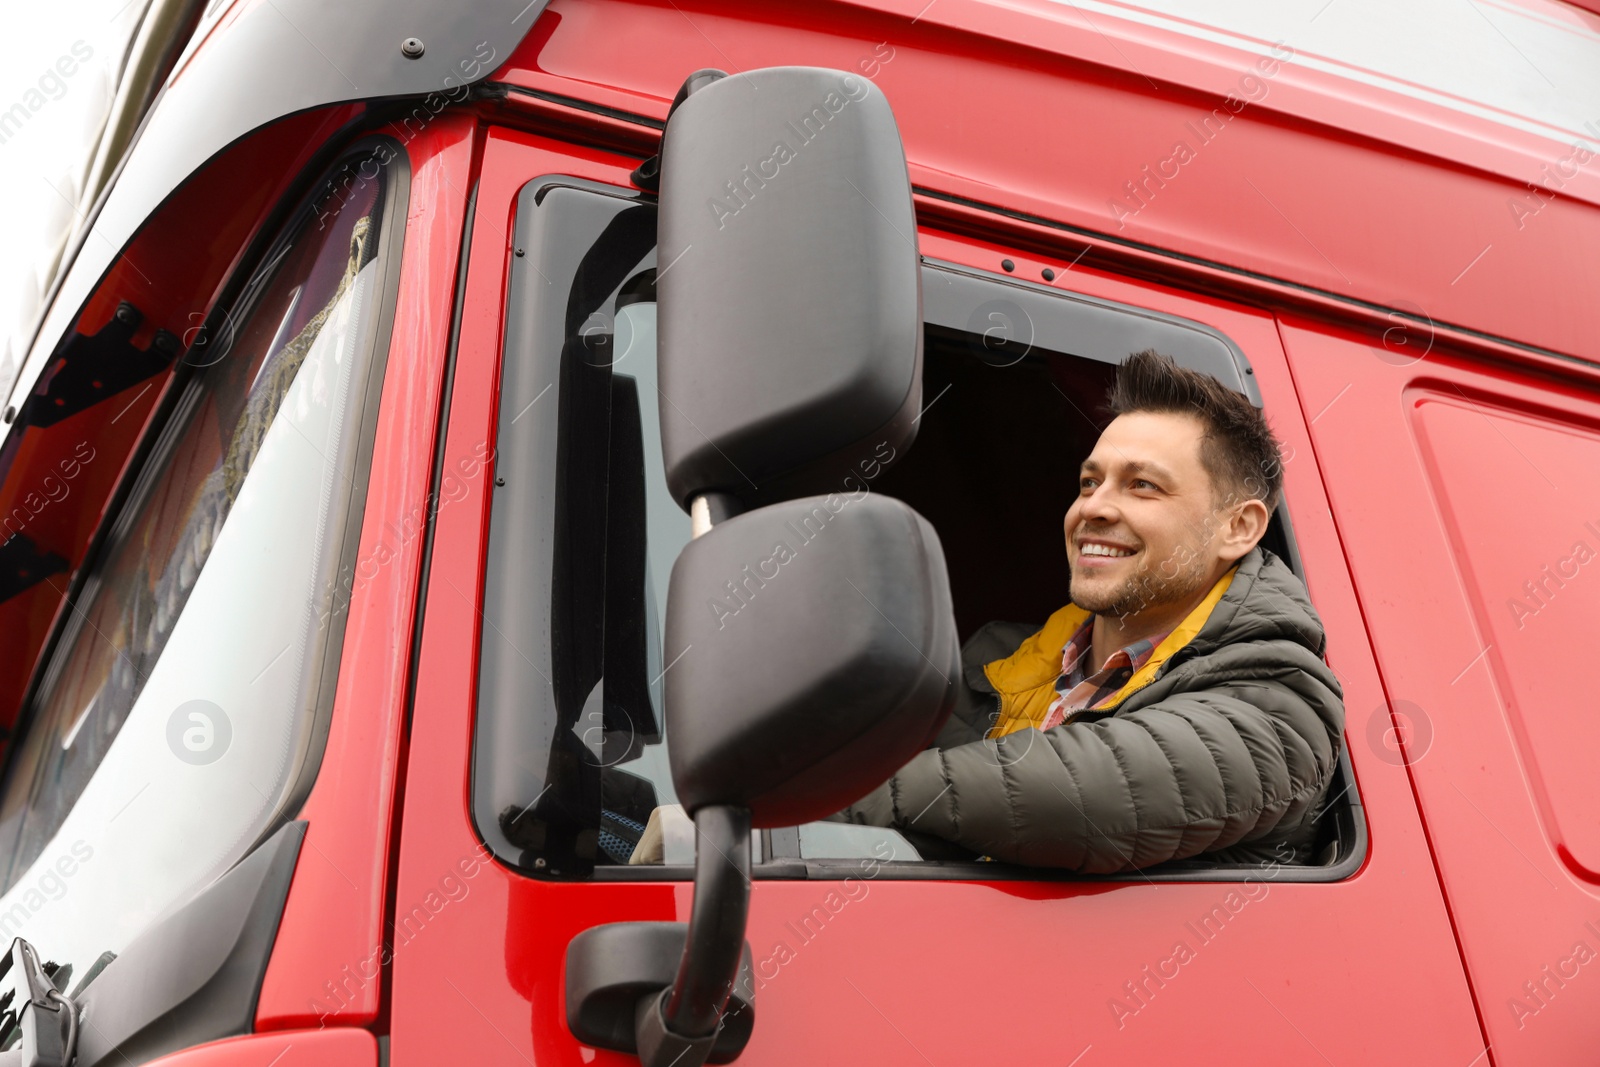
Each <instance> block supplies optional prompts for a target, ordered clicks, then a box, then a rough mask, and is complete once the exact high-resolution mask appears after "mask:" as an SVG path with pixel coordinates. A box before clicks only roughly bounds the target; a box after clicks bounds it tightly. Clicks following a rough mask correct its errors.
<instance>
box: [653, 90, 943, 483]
mask: <svg viewBox="0 0 1600 1067" xmlns="http://www.w3.org/2000/svg"><path fill="white" fill-rule="evenodd" d="M658 232H659V244H658V252H657V261H658V262H659V263H660V264H661V266H660V267H659V268H658V270H657V275H656V286H657V293H658V297H659V305H658V311H657V316H658V330H659V333H658V337H659V341H658V343H659V351H660V368H661V369H660V385H661V400H660V408H661V444H662V451H663V454H664V458H665V462H666V477H667V485H668V488H669V489H670V490H671V492H672V495H673V497H674V499H676V500H677V501H678V503H679V504H680V505H682V506H683V507H684V508H685V509H687V508H688V506H689V501H690V499H691V498H693V497H695V496H697V495H700V494H702V493H707V492H721V493H728V494H731V495H733V496H735V497H738V498H739V499H740V500H741V501H742V502H743V503H744V505H745V506H747V507H749V506H755V505H759V504H763V503H769V502H771V501H774V500H780V499H785V498H788V497H794V496H800V495H804V494H807V493H816V492H827V491H829V490H832V489H837V488H839V486H840V483H841V479H842V478H843V477H844V476H845V475H846V474H848V473H849V467H850V463H851V462H852V460H854V459H860V458H861V455H863V454H866V453H868V452H870V451H871V446H872V445H873V444H875V443H877V442H887V443H888V444H889V445H890V446H891V447H892V448H893V449H894V452H893V453H892V454H899V453H902V452H904V450H905V448H906V447H907V446H908V445H909V444H910V442H911V440H912V438H913V437H914V436H915V433H916V424H915V422H914V421H913V420H914V419H915V418H916V416H917V414H918V413H919V411H920V409H921V404H922V384H921V383H922V306H921V301H922V297H921V275H920V269H919V262H918V256H917V246H916V232H917V231H916V218H915V216H914V214H913V211H912V204H911V183H910V178H909V176H908V174H907V171H906V163H905V155H904V152H903V150H902V148H901V145H900V133H899V130H898V128H897V127H896V125H895V121H894V115H893V113H892V112H891V111H890V110H889V104H888V102H887V101H886V100H885V99H884V96H883V93H882V92H881V91H880V90H879V89H878V88H877V87H876V86H875V85H873V84H872V82H870V81H868V80H867V79H866V78H862V77H858V76H856V75H853V74H847V73H844V72H843V71H837V70H825V69H822V68H817V67H776V68H770V69H766V70H756V71H747V72H745V73H743V74H735V75H733V76H732V77H728V78H723V79H721V80H716V81H709V82H706V83H704V84H702V86H701V87H700V88H698V89H697V91H695V92H693V94H692V95H689V96H687V97H686V98H685V99H684V100H683V102H682V103H681V104H680V105H679V106H678V107H677V109H676V110H675V111H674V113H673V116H672V120H671V122H669V123H668V130H667V134H666V135H665V137H664V139H663V145H662V156H661V201H660V215H659V222H658ZM863 446H866V447H865V449H863Z"/></svg>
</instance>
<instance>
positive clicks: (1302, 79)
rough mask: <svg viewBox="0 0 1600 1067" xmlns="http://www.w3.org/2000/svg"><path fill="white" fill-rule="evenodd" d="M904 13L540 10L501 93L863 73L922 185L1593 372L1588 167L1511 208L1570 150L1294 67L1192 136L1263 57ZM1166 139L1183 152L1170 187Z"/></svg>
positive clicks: (567, 0)
mask: <svg viewBox="0 0 1600 1067" xmlns="http://www.w3.org/2000/svg"><path fill="white" fill-rule="evenodd" d="M898 6H899V7H900V8H901V10H900V11H899V12H898V13H894V12H883V11H874V10H868V9H867V5H865V4H854V3H840V4H831V5H827V6H824V7H818V6H816V5H808V6H806V7H804V8H801V7H797V6H792V5H784V6H776V5H775V6H770V7H763V8H760V9H758V10H751V9H749V8H748V7H745V6H733V5H726V4H722V3H717V2H714V0H700V2H697V3H691V4H680V3H663V4H657V3H653V2H637V3H636V2H632V0H554V2H553V3H552V4H551V5H550V8H549V9H548V11H547V12H546V13H545V15H544V16H542V18H541V20H540V23H539V25H538V26H537V27H536V29H535V30H534V32H532V33H530V34H529V36H528V38H527V39H526V40H525V41H524V42H523V45H522V47H521V48H520V49H519V50H518V51H517V52H516V53H515V54H514V55H513V56H512V58H511V60H510V61H509V62H508V63H507V65H506V66H505V67H504V68H502V70H501V71H499V72H497V74H496V75H495V77H496V78H498V79H502V80H505V81H508V82H511V83H514V84H518V85H525V86H528V87H530V88H533V89H538V90H542V91H545V92H551V93H558V94H561V95H564V96H568V97H576V98H579V99H583V100H588V101H592V102H594V103H598V104H602V105H605V106H608V107H614V108H620V109H623V110H627V111H631V112H634V113H637V114H642V115H646V116H649V117H651V118H654V119H658V120H659V119H663V118H665V116H666V110H667V105H668V104H669V103H670V101H671V99H672V96H673V94H674V93H675V92H676V91H677V88H678V86H679V85H680V84H681V83H682V81H683V78H684V76H685V75H686V74H687V73H688V72H689V71H691V70H694V69H696V68H698V67H707V66H709V67H720V68H722V69H724V70H747V69H751V68H756V67H763V66H775V65H782V64H795V63H800V64H813V65H821V66H831V67H836V68H840V69H843V70H850V71H860V72H862V73H863V74H866V75H869V76H871V77H872V78H873V80H874V81H875V83H876V84H877V85H879V86H880V87H881V88H882V89H883V91H884V93H885V95H886V96H887V97H888V99H889V102H890V104H892V105H893V107H894V110H895V116H896V119H897V120H898V122H899V124H900V130H901V133H902V136H903V137H904V140H905V145H906V154H907V157H908V160H909V161H910V166H911V176H912V180H913V182H914V183H915V184H917V185H918V186H922V187H927V188H931V189H936V190H939V191H941V192H942V193H944V194H947V195H954V196H961V197H967V198H970V199H973V200H977V201H980V202H982V203H986V204H990V205H994V206H997V207H1002V208H1006V209H1009V210H1013V211H1020V212H1026V213H1030V214H1033V215H1038V216H1041V217H1043V218H1046V219H1050V220H1053V221H1054V222H1057V223H1060V224H1064V225H1069V226H1073V227H1081V228H1082V229H1084V230H1086V231H1090V232H1092V233H1096V234H1102V235H1105V236H1107V237H1109V238H1111V239H1114V240H1117V241H1122V242H1130V241H1131V242H1136V243H1138V244H1140V245H1146V246H1151V247H1154V248H1158V249H1161V250H1163V251H1165V252H1167V253H1176V254H1181V255H1183V256H1191V257H1199V258H1202V259H1205V260H1208V261H1213V262H1215V263H1220V264H1224V265H1226V266H1227V267H1229V268H1231V269H1233V270H1242V271H1250V272H1255V273H1259V274H1264V275H1268V276H1271V277H1274V278H1278V279H1282V280H1284V281H1287V282H1290V283H1292V284H1294V285H1298V286H1308V287H1314V288H1316V289H1318V290H1320V291H1323V292H1326V293H1328V294H1331V295H1333V296H1335V297H1337V298H1338V299H1340V300H1345V301H1364V302H1368V303H1371V304H1377V305H1380V306H1383V307H1395V308H1400V309H1402V310H1404V311H1406V312H1408V313H1411V314H1415V315H1419V316H1422V317H1425V318H1428V319H1432V320H1434V321H1436V322H1441V323H1453V324H1456V325H1459V326H1461V327H1466V328H1469V329H1472V330H1477V331H1481V332H1486V333H1489V334H1493V335H1496V336H1500V337H1505V338H1509V339H1512V340H1515V341H1518V342H1520V343H1523V344H1528V345H1534V346H1539V347H1543V348H1547V349H1552V350H1554V351H1558V352H1564V353H1568V354H1573V355H1581V356H1584V357H1585V358H1587V359H1590V360H1600V340H1597V338H1600V310H1597V307H1596V305H1595V304H1594V303H1593V302H1592V301H1583V300H1579V299H1576V298H1575V294H1576V293H1577V292H1578V291H1579V290H1592V289H1593V288H1594V286H1595V285H1596V284H1597V283H1600V274H1597V268H1596V267H1595V265H1594V264H1595V260H1594V257H1593V256H1592V255H1591V254H1590V250H1591V249H1592V248H1593V247H1595V245H1596V243H1597V241H1600V206H1597V205H1600V173H1597V172H1595V171H1594V169H1593V168H1589V169H1581V168H1578V169H1576V174H1575V175H1574V177H1573V178H1572V179H1571V180H1570V181H1569V182H1568V183H1567V184H1566V185H1564V186H1563V187H1562V189H1561V195H1560V196H1559V197H1557V198H1555V199H1553V200H1552V201H1551V202H1549V203H1548V204H1546V205H1545V206H1544V207H1543V208H1542V209H1541V210H1540V211H1539V213H1538V215H1537V217H1536V218H1521V219H1519V218H1518V217H1517V215H1516V214H1514V213H1513V212H1512V211H1511V210H1509V209H1508V206H1507V205H1508V202H1510V201H1512V200H1515V199H1516V198H1518V197H1524V196H1526V195H1527V193H1528V190H1527V185H1526V183H1528V182H1530V181H1533V180H1535V179H1536V178H1538V177H1539V175H1540V173H1541V171H1540V168H1541V166H1542V165H1544V164H1553V163H1555V162H1556V161H1558V160H1560V159H1562V158H1563V157H1565V156H1567V155H1568V154H1570V152H1571V151H1572V148H1571V145H1570V144H1567V143H1565V142H1563V141H1560V140H1555V139H1552V138H1543V137H1539V136H1536V135H1534V134H1531V133H1524V132H1521V131H1518V130H1514V129H1511V128H1509V127H1506V126H1502V125H1498V124H1495V123H1491V122H1489V121H1487V120H1485V119H1481V118H1475V117H1472V116H1468V115H1464V114H1462V113H1460V112H1457V111H1453V110H1448V109H1446V108H1444V107H1441V106H1438V105H1435V104H1428V103H1424V102H1422V101H1418V100H1414V99H1411V98H1408V97H1402V96H1399V95H1396V94H1393V93H1387V92H1382V91H1380V90H1377V89H1374V88H1369V87H1366V86H1363V85H1360V84H1359V83H1356V82H1353V81H1348V80H1345V79H1339V78H1335V77H1333V76H1332V75H1329V74H1326V73H1323V72H1320V71H1317V70H1313V69H1311V68H1309V67H1306V66H1302V65H1296V64H1295V63H1294V62H1292V61H1289V62H1285V63H1283V64H1281V65H1280V66H1279V67H1278V68H1277V69H1276V71H1275V73H1273V74H1271V75H1270V76H1267V83H1268V84H1269V86H1270V91H1269V92H1268V93H1267V95H1266V96H1265V97H1263V98H1261V99H1260V101H1259V102H1258V103H1253V104H1250V105H1249V106H1247V107H1245V108H1243V109H1242V110H1240V111H1238V112H1237V113H1235V114H1228V117H1227V121H1226V123H1225V124H1224V123H1222V121H1221V120H1215V122H1214V125H1215V126H1216V127H1217V128H1218V129H1219V130H1220V132H1213V131H1212V130H1211V129H1210V128H1207V130H1205V131H1203V134H1202V135H1197V134H1196V133H1195V132H1194V130H1195V128H1198V127H1200V126H1202V125H1203V119H1204V118H1205V117H1206V116H1210V115H1211V114H1212V112H1213V111H1214V110H1215V109H1217V108H1219V107H1223V104H1224V100H1225V98H1226V95H1227V94H1228V93H1229V92H1235V91H1237V89H1238V84H1239V80H1240V79H1241V78H1242V77H1244V76H1245V75H1247V74H1252V73H1254V74H1256V75H1257V76H1258V77H1259V76H1261V75H1260V72H1259V71H1258V69H1257V68H1256V66H1255V64H1256V63H1257V57H1256V56H1254V55H1250V54H1248V53H1246V52H1243V51H1241V50H1239V49H1236V48H1231V47H1228V46H1225V45H1221V44H1213V43H1210V42H1207V41H1202V40H1199V39H1197V38H1194V37H1187V36H1185V37H1180V36H1178V35H1176V34H1174V33H1171V32H1169V31H1165V30H1161V29H1157V28H1152V27H1148V26H1142V25H1138V24H1136V23H1134V22H1132V21H1128V20H1124V19H1118V18H1114V17H1109V16H1105V15H1096V16H1095V17H1094V18H1093V19H1089V18H1088V17H1086V16H1084V15H1082V13H1081V12H1077V11H1076V9H1075V8H1074V7H1073V5H1070V4H1065V5H1063V4H1056V3H1050V2H1047V0H1033V2H1029V0H1022V2H1019V3H1015V4H1007V5H994V4H980V3H978V2H976V0H939V2H937V3H935V4H932V5H927V6H926V7H924V4H923V3H922V2H921V0H918V2H915V3H907V4H902V5H898ZM919 8H922V9H923V10H922V11H921V13H920V16H919V12H918V9H919ZM1286 44H1287V47H1289V48H1291V49H1292V48H1293V42H1287V43H1286ZM880 45H883V46H885V47H887V48H888V49H890V50H891V51H892V55H893V58H892V59H890V60H889V61H887V62H884V61H883V58H882V57H883V53H882V52H881V51H880V50H879V46H880ZM1225 114H1226V112H1225ZM1180 139H1186V140H1188V141H1189V142H1191V144H1192V145H1193V146H1194V152H1195V158H1194V159H1193V160H1192V161H1189V162H1187V163H1185V164H1183V165H1182V166H1181V167H1177V168H1176V169H1175V170H1174V168H1171V167H1169V168H1167V169H1166V172H1167V174H1168V178H1167V179H1165V180H1163V179H1161V178H1160V176H1159V172H1160V164H1161V163H1162V161H1164V160H1167V159H1169V158H1170V157H1172V155H1173V147H1174V144H1175V142H1176V141H1177V140H1180ZM1147 168H1149V170H1147ZM1174 172H1175V173H1176V177H1173V176H1172V175H1173V173H1174ZM1151 173H1155V174H1157V177H1156V179H1155V180H1152V179H1150V177H1149V174H1151ZM1130 182H1131V183H1133V184H1134V185H1135V186H1137V187H1139V188H1141V189H1142V190H1143V192H1142V193H1140V194H1139V199H1137V200H1133V199H1129V191H1128V185H1127V183H1130ZM1118 203H1121V204H1122V208H1121V209H1120V210H1119V209H1118V208H1117V207H1115V206H1114V205H1116V204H1118ZM1141 205H1142V206H1141ZM1135 208H1137V210H1133V209H1135ZM1078 250H1079V249H1078V248H1076V247H1074V248H1073V249H1072V252H1073V253H1076V252H1077V251H1078ZM1552 263H1564V264H1570V265H1571V267H1570V269H1571V271H1572V275H1571V276H1570V277H1569V278H1568V279H1566V280H1564V281H1561V282H1559V283H1557V282H1554V280H1553V279H1552V277H1551V270H1550V265H1551V264H1552Z"/></svg>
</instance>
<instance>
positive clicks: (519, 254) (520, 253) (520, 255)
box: [517, 248, 523, 259]
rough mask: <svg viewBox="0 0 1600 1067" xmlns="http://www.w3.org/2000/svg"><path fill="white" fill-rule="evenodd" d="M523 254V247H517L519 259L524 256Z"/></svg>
mask: <svg viewBox="0 0 1600 1067" xmlns="http://www.w3.org/2000/svg"><path fill="white" fill-rule="evenodd" d="M522 255H523V251H522V249H520V248H519V249H517V258H518V259H521V258H522Z"/></svg>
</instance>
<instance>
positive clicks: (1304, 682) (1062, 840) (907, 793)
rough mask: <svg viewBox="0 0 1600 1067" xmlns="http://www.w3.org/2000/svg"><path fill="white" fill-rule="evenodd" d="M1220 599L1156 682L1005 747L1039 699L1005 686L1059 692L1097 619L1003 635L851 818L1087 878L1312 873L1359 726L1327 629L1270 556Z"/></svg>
mask: <svg viewBox="0 0 1600 1067" xmlns="http://www.w3.org/2000/svg"><path fill="white" fill-rule="evenodd" d="M1218 586H1219V587H1221V588H1222V592H1221V595H1220V599H1213V598H1208V600H1211V603H1210V605H1209V606H1208V607H1207V608H1206V611H1207V612H1208V613H1207V614H1205V615H1204V616H1203V618H1201V619H1196V620H1195V624H1194V626H1193V627H1191V628H1190V630H1189V631H1188V633H1187V635H1186V636H1187V640H1185V641H1183V642H1182V643H1181V644H1178V645H1177V647H1175V648H1164V649H1162V650H1158V652H1162V653H1164V654H1163V655H1162V656H1161V657H1160V659H1161V661H1160V663H1159V665H1158V666H1156V667H1155V669H1154V670H1153V671H1152V672H1151V674H1152V675H1153V677H1150V676H1147V677H1145V678H1142V679H1138V682H1139V684H1137V685H1136V686H1130V687H1128V688H1127V689H1125V690H1124V691H1123V692H1122V693H1119V694H1118V695H1117V698H1114V699H1113V702H1112V703H1111V704H1109V705H1104V706H1101V707H1099V708H1096V709H1095V710H1094V711H1093V712H1089V713H1085V714H1081V715H1080V716H1079V717H1077V718H1075V719H1074V720H1073V721H1071V722H1067V723H1064V724H1062V725H1060V726H1055V727H1052V728H1050V729H1048V730H1044V731H1040V730H1037V729H1034V728H1032V727H1028V728H1024V729H1019V730H1015V732H1010V733H1006V734H1005V735H1004V736H1000V737H993V738H991V737H989V736H988V735H989V734H990V733H991V732H999V731H995V730H994V724H996V723H1003V722H1005V721H1006V718H1007V717H1008V716H1010V715H1012V714H1014V708H1015V707H1016V706H1019V705H1020V704H1021V703H1027V702H1033V703H1037V702H1038V694H1037V693H1034V692H1003V691H1002V690H1001V689H1000V688H997V686H996V679H1000V680H1001V681H1002V683H1003V682H1004V680H1005V679H1007V678H1016V677H1019V676H1023V677H1026V676H1028V675H1029V673H1030V672H1031V673H1032V674H1035V675H1037V676H1038V678H1039V679H1045V678H1048V681H1047V682H1046V683H1045V684H1046V685H1051V686H1053V682H1054V679H1055V676H1056V673H1057V672H1059V669H1060V667H1059V664H1060V647H1061V644H1063V643H1064V639H1063V640H1062V641H1061V642H1057V641H1055V640H1054V638H1055V636H1057V635H1058V634H1059V632H1061V631H1062V630H1063V629H1064V627H1063V626H1062V623H1063V622H1069V623H1070V622H1071V619H1070V618H1069V617H1068V616H1070V615H1071V614H1072V613H1076V617H1077V618H1080V619H1081V618H1083V617H1085V616H1084V613H1083V612H1082V609H1079V608H1075V607H1072V608H1068V609H1063V611H1062V612H1058V613H1057V615H1056V616H1053V617H1052V620H1051V624H1047V627H1046V629H1045V630H1042V631H1040V632H1039V633H1038V634H1032V635H1030V634H1029V633H1028V631H1029V630H1030V629H1031V627H1025V626H1018V625H1017V624H1012V623H991V624H990V625H988V626H985V627H984V628H983V629H981V630H979V631H978V632H977V633H976V634H974V635H973V637H972V638H971V639H970V640H969V641H968V642H967V645H966V647H965V648H964V649H963V650H962V660H963V667H964V677H963V682H964V683H965V684H964V685H962V686H961V687H960V688H961V690H962V691H961V692H960V694H959V696H958V701H957V705H956V711H955V713H954V714H953V715H952V717H951V719H950V721H949V722H948V723H947V724H946V726H945V727H944V729H943V730H942V731H941V732H940V735H939V737H938V739H937V741H936V742H935V745H934V746H933V747H931V748H929V749H927V750H925V751H923V752H921V753H919V754H918V755H917V756H916V757H915V758H913V759H912V760H911V762H910V763H908V764H906V765H905V766H904V767H902V768H901V769H900V771H899V772H898V773H896V774H895V776H894V777H893V778H891V779H890V780H889V781H887V782H885V783H884V784H883V785H882V786H879V787H878V788H877V789H876V790H874V791H873V792H872V793H870V794H868V795H867V796H866V797H864V798H863V799H862V800H861V801H859V802H858V803H856V804H853V805H851V806H850V807H849V808H847V809H845V810H844V811H843V812H841V813H840V815H839V816H836V818H844V819H847V820H849V821H851V822H857V823H864V824H867V825H875V826H889V827H893V828H895V829H898V830H902V831H909V832H911V833H912V834H913V835H915V836H917V837H921V836H923V835H931V836H932V837H934V838H937V839H942V840H943V841H946V842H951V843H954V844H955V845H958V846H961V847H962V848H964V849H966V850H970V851H971V852H972V853H976V854H980V855H985V856H989V857H992V858H993V859H997V860H1003V861H1007V862H1012V863H1020V864H1027V865H1030V866H1038V867H1065V868H1071V869H1074V870H1078V871H1082V872H1085V873H1101V874H1112V873H1118V872H1123V871H1130V870H1135V869H1138V868H1142V867H1148V866H1151V865H1153V864H1158V863H1164V862H1168V861H1171V860H1182V859H1188V858H1191V857H1196V856H1203V857H1204V858H1206V859H1211V860H1215V861H1220V862H1251V861H1254V860H1262V859H1267V858H1272V859H1276V860H1279V861H1282V860H1284V859H1285V858H1286V854H1287V852H1288V851H1289V850H1292V851H1293V858H1292V859H1291V860H1290V861H1291V862H1304V861H1306V860H1308V859H1309V858H1310V853H1311V850H1312V844H1313V839H1314V837H1315V832H1316V820H1317V817H1318V816H1319V815H1320V814H1321V810H1320V809H1321V804H1322V802H1323V801H1324V800H1325V799H1326V794H1327V791H1328V783H1329V782H1330V781H1331V780H1332V778H1333V774H1334V769H1335V766H1336V761H1337V759H1338V753H1339V743H1340V737H1341V734H1342V732H1343V729H1344V703H1343V693H1342V691H1341V690H1340V687H1339V683H1338V680H1337V679H1336V678H1335V677H1334V675H1333V672H1332V671H1331V670H1330V669H1329V668H1328V666H1327V664H1326V663H1324V662H1323V661H1322V655H1323V651H1324V645H1325V636H1324V633H1323V629H1322V622H1321V620H1320V619H1318V618H1317V613H1316V611H1315V610H1314V609H1313V608H1312V607H1311V602H1310V600H1309V598H1308V597H1307V596H1306V590H1305V586H1304V585H1302V584H1301V582H1300V580H1299V579H1298V578H1296V577H1295V576H1294V573H1293V572H1292V571H1290V570H1289V568H1288V566H1286V565H1285V564H1284V563H1283V561H1282V560H1280V559H1278V558H1277V557H1276V556H1275V555H1273V554H1272V553H1271V552H1269V551H1267V550H1265V549H1262V548H1257V549H1255V550H1253V551H1252V552H1250V553H1249V554H1248V555H1247V556H1245V557H1244V558H1243V559H1242V560H1240V562H1239V564H1238V566H1237V567H1236V568H1235V570H1234V571H1233V572H1232V575H1231V580H1229V579H1226V578H1225V579H1224V581H1223V582H1219V583H1218ZM1193 618H1194V617H1193V616H1191V619H1193ZM1186 621H1187V620H1186ZM1052 628H1053V629H1054V631H1055V632H1052ZM1041 636H1045V637H1047V639H1046V640H1040V639H1039V638H1040V637H1041ZM1068 636H1070V634H1068ZM1047 646H1049V647H1047ZM1046 656H1048V657H1051V659H1050V662H1049V664H1048V665H1047V664H1046V663H1045V659H1044V657H1046ZM1152 658H1153V659H1154V658H1156V657H1152ZM1034 660H1038V662H1037V663H1035V662H1033V661H1034ZM1035 688H1037V687H1035Z"/></svg>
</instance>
